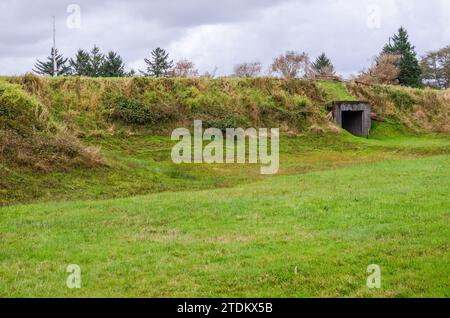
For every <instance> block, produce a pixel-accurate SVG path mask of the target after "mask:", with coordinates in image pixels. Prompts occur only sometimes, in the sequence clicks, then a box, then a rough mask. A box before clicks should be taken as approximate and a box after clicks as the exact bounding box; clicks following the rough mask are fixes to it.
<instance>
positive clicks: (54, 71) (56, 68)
mask: <svg viewBox="0 0 450 318" xmlns="http://www.w3.org/2000/svg"><path fill="white" fill-rule="evenodd" d="M52 55H53V76H58V64H57V63H56V22H55V16H53V54H52Z"/></svg>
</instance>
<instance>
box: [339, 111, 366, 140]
mask: <svg viewBox="0 0 450 318" xmlns="http://www.w3.org/2000/svg"><path fill="white" fill-rule="evenodd" d="M363 116H364V112H363V111H343V112H342V128H344V129H345V130H347V131H348V132H350V133H352V134H353V135H356V136H363V135H364V132H363Z"/></svg>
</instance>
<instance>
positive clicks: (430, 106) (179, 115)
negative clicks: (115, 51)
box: [8, 75, 450, 136]
mask: <svg viewBox="0 0 450 318" xmlns="http://www.w3.org/2000/svg"><path fill="white" fill-rule="evenodd" d="M8 80H9V81H10V82H13V83H17V84H19V85H20V86H21V87H22V88H23V90H25V91H26V92H28V93H29V94H30V95H32V96H34V97H36V99H37V100H38V101H39V102H40V103H41V104H42V105H45V107H46V109H48V111H49V112H50V114H51V115H52V116H53V118H54V119H55V121H57V122H59V123H63V124H64V126H66V127H67V128H68V129H69V130H70V131H72V132H74V133H76V134H78V135H81V136H83V135H86V134H105V133H106V134H108V133H117V132H120V131H122V132H123V131H128V132H130V131H131V132H137V131H140V132H142V131H146V132H150V133H161V132H163V131H166V130H167V131H169V130H171V129H173V128H175V127H180V126H187V125H189V126H190V125H191V123H192V121H193V120H194V119H201V120H203V121H204V122H205V125H207V126H211V127H217V128H222V129H225V128H228V127H236V126H242V127H244V128H245V127H279V128H280V129H281V131H283V132H290V133H293V134H295V133H302V132H307V131H310V130H314V131H317V129H312V128H317V127H319V128H320V129H318V131H320V132H336V129H335V128H334V127H333V124H332V123H331V122H330V121H329V119H327V113H328V109H327V106H328V105H329V103H330V102H332V101H347V100H364V101H369V102H371V104H372V105H373V109H374V111H375V112H376V113H377V114H379V115H381V116H384V117H385V118H386V119H387V120H389V121H391V122H393V123H400V124H402V125H405V126H407V127H408V128H409V129H413V130H416V131H435V132H449V131H450V124H449V122H450V98H449V97H448V93H447V94H446V93H445V92H441V91H437V90H432V89H424V90H423V89H412V88H405V87H400V86H383V85H373V86H366V85H360V84H356V83H350V84H347V85H346V84H344V83H340V82H324V81H306V80H280V79H275V78H219V79H210V78H202V77H199V78H158V79H155V78H148V77H134V78H119V79H117V78H101V79H99V78H96V79H94V78H84V77H77V78H56V79H55V78H43V77H37V76H34V75H26V76H23V77H14V78H9V79H8Z"/></svg>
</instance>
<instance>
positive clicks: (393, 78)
mask: <svg viewBox="0 0 450 318" xmlns="http://www.w3.org/2000/svg"><path fill="white" fill-rule="evenodd" d="M400 58H401V56H399V55H395V54H388V53H383V54H381V55H380V56H378V57H377V58H376V59H375V60H374V62H373V64H372V66H371V67H370V68H369V69H368V70H366V71H363V72H362V73H361V74H360V75H359V76H358V78H357V80H358V81H360V82H363V83H367V84H391V85H397V84H398V75H399V73H400V69H399V68H398V66H397V65H398V62H399V60H400Z"/></svg>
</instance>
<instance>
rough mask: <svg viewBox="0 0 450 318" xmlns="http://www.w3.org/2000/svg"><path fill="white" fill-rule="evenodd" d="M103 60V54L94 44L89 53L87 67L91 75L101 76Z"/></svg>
mask: <svg viewBox="0 0 450 318" xmlns="http://www.w3.org/2000/svg"><path fill="white" fill-rule="evenodd" d="M104 61H105V56H104V55H103V54H102V53H101V52H100V49H99V48H98V47H97V46H96V45H95V46H94V48H93V49H92V51H91V53H90V55H89V67H90V74H89V76H91V77H100V76H102V67H103V63H104Z"/></svg>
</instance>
